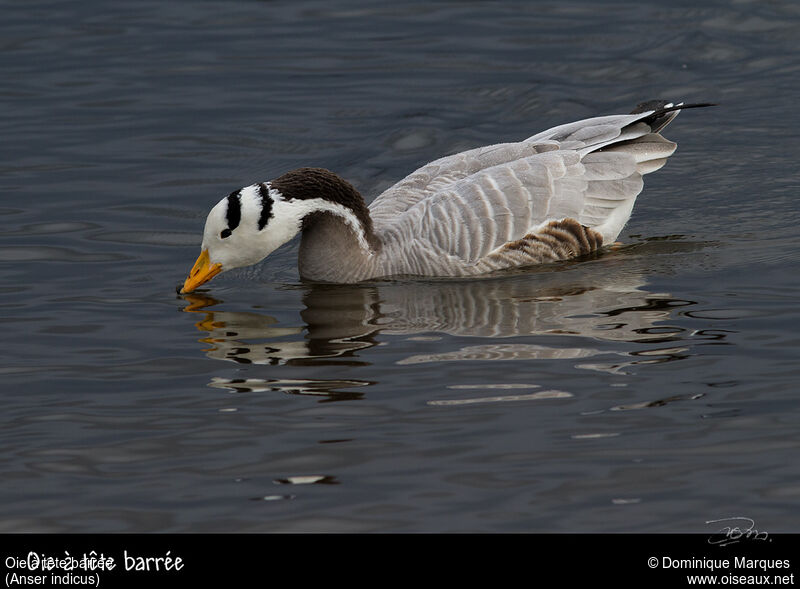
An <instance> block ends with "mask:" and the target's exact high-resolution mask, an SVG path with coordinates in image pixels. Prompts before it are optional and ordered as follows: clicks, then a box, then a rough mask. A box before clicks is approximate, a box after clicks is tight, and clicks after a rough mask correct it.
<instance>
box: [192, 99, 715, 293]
mask: <svg viewBox="0 0 800 589" xmlns="http://www.w3.org/2000/svg"><path fill="white" fill-rule="evenodd" d="M697 106H708V105H706V104H692V105H683V104H677V105H673V104H672V103H668V102H664V101H651V102H645V103H642V104H640V105H639V106H638V107H637V108H636V109H635V110H634V111H633V112H632V113H631V114H627V115H610V116H604V117H596V118H590V119H585V120H582V121H577V122H574V123H568V124H566V125H560V126H558V127H554V128H552V129H549V130H547V131H544V132H542V133H539V134H538V135H534V136H533V137H530V138H529V139H526V140H525V141H522V142H519V143H501V144H497V145H490V146H487V147H479V148H477V149H472V150H469V151H465V152H463V153H458V154H455V155H450V156H447V157H444V158H442V159H438V160H436V161H434V162H431V163H429V164H427V165H426V166H423V167H422V168H420V169H419V170H417V171H416V172H414V173H413V174H411V175H410V176H408V177H406V178H405V179H403V180H401V181H400V182H398V183H397V184H395V185H394V186H392V187H391V188H389V189H388V190H386V191H385V192H384V193H383V194H381V195H380V196H378V197H377V198H376V199H375V200H374V201H372V203H371V204H370V205H369V206H367V205H366V203H365V202H364V199H363V198H362V197H361V195H360V194H359V193H358V191H357V190H356V189H355V188H353V186H351V185H350V184H349V183H348V182H346V181H345V180H343V179H342V178H340V177H339V176H337V175H336V174H334V173H332V172H330V171H328V170H324V169H320V168H301V169H298V170H293V171H291V172H287V173H286V174H284V175H282V176H280V177H279V178H276V179H275V180H272V181H271V182H262V183H259V184H253V185H252V186H248V187H246V188H242V189H241V190H237V191H235V192H232V193H231V194H230V195H229V196H227V197H225V198H223V199H222V200H221V201H220V202H219V203H217V205H216V206H215V207H214V208H213V209H211V212H210V213H209V215H208V218H207V220H206V226H205V231H204V234H203V243H202V246H201V254H200V257H199V258H198V259H197V262H196V263H195V265H194V268H192V270H191V273H190V274H189V277H188V278H187V279H186V281H185V283H184V285H183V288H182V289H181V291H180V292H182V293H187V292H191V291H193V290H194V289H196V288H197V287H198V286H200V285H201V284H204V283H205V282H207V281H209V280H211V278H213V277H214V276H216V275H217V274H219V273H220V272H224V271H226V270H230V269H232V268H238V267H241V266H248V265H250V264H255V263H256V262H259V261H260V260H262V259H263V258H264V257H266V256H267V255H268V254H269V253H271V252H272V251H274V250H275V249H276V248H278V247H279V246H281V245H282V244H284V243H286V242H287V241H289V240H290V239H291V238H292V237H294V236H295V235H296V234H297V233H298V232H302V238H301V241H300V251H299V270H300V275H301V276H302V277H303V278H306V279H310V280H315V281H326V282H350V283H352V282H359V281H362V280H368V279H372V278H380V277H389V276H402V275H405V276H437V277H445V276H454V277H455V276H475V275H479V274H484V273H487V272H492V271H494V270H500V269H504V268H512V267H522V266H528V265H534V264H542V263H546V262H552V261H556V260H564V259H567V258H571V257H575V256H580V255H583V254H587V253H589V252H592V251H594V250H597V249H598V248H600V247H601V246H602V245H603V244H604V243H605V244H609V243H611V242H613V241H614V240H615V239H616V238H617V236H618V235H619V233H620V231H621V230H622V228H623V226H624V225H625V223H627V221H628V219H629V218H630V216H631V211H632V209H633V204H634V202H635V201H636V196H637V195H638V194H639V192H641V190H642V176H643V175H644V174H649V173H650V172H654V171H655V170H658V169H659V168H660V167H661V166H663V165H664V163H665V162H666V159H667V158H668V157H669V156H670V155H672V153H673V152H674V151H675V148H676V145H675V144H674V143H672V142H671V141H668V140H666V139H664V137H662V136H661V135H660V134H659V131H660V130H661V129H663V128H664V127H665V126H666V125H667V124H668V123H669V122H670V121H672V119H674V118H675V116H677V114H678V112H679V111H680V110H681V109H684V108H691V107H697Z"/></svg>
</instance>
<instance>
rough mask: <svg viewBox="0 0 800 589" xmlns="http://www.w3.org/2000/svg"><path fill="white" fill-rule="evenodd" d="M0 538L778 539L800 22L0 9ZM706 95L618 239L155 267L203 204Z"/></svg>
mask: <svg viewBox="0 0 800 589" xmlns="http://www.w3.org/2000/svg"><path fill="white" fill-rule="evenodd" d="M0 8H2V11H3V15H4V19H3V20H4V22H3V24H2V25H0V27H2V31H3V35H2V36H0V71H1V72H2V79H3V82H2V84H1V85H0V120H1V121H2V129H3V141H2V144H0V154H2V158H0V190H1V191H2V195H3V196H2V201H0V213H2V217H0V277H2V282H0V300H1V301H2V304H3V314H2V318H1V319H0V320H2V325H3V328H4V329H3V332H4V333H5V346H4V352H3V362H2V365H0V374H2V376H3V384H4V386H3V388H2V399H3V412H2V422H1V423H2V427H0V443H2V447H3V452H2V459H0V464H2V471H1V472H2V480H3V485H2V486H0V505H2V507H1V508H0V510H1V511H0V531H5V532H19V531H48V532H51V531H75V532H132V531H146V532H156V531H158V532H162V531H166V532H185V531H190V532H194V531H239V532H250V531H303V532H306V531H320V532H329V531H332V532H353V531H358V532H361V531H378V532H398V531H400V532H403V531H423V532H442V531H492V532H516V531H535V532H582V531H592V532H600V531H652V532H664V531H669V532H672V531H689V532H692V531H706V528H707V527H708V526H707V525H706V524H705V522H706V521H707V520H710V519H715V518H722V517H728V516H747V517H751V518H753V519H754V520H755V521H756V522H757V525H758V527H759V529H762V530H766V531H769V532H779V531H798V529H800V515H798V514H800V510H798V505H799V504H800V464H798V460H797V456H798V449H800V436H798V430H799V428H798V423H799V422H800V400H798V395H797V383H798V377H800V368H799V367H798V360H800V355H799V354H798V349H800V336H798V328H800V311H798V305H797V301H798V292H799V291H798V287H800V278H799V276H800V274H799V271H800V248H798V238H797V235H796V234H797V226H798V222H799V221H800V205H799V204H798V184H800V182H798V175H797V160H798V156H799V155H800V146H799V145H798V142H797V140H796V137H795V129H796V128H797V126H798V114H797V109H796V108H795V103H794V100H793V96H795V95H797V93H798V91H800V82H798V80H800V62H798V59H797V39H798V38H800V9H798V7H797V3H795V2H792V1H790V0H785V1H776V2H771V3H761V2H746V1H743V2H736V3H728V2H707V3H702V4H697V3H694V2H692V3H690V2H681V1H678V2H671V3H669V4H667V5H665V4H664V3H663V2H656V1H653V2H650V1H644V2H638V3H635V4H630V3H618V4H616V3H602V5H601V4H598V3H595V2H569V3H564V2H499V3H472V2H442V3H415V2H399V3H392V4H391V5H383V6H376V5H374V4H372V3H361V2H336V3H327V2H300V3H295V2H291V3H290V2H255V1H252V2H251V1H239V2H226V3H213V2H202V1H195V2H192V1H188V0H182V1H179V2H169V3H165V2H149V1H142V2H136V3H126V4H125V5H119V4H108V3H103V4H102V5H101V3H99V2H92V1H88V2H81V3H65V2H55V1H53V2H45V1H36V0H29V1H27V2H10V1H4V2H0ZM650 98H667V99H673V100H686V101H714V102H718V103H719V104H720V106H718V107H716V108H714V109H703V110H696V111H686V112H685V113H683V114H681V116H680V117H679V118H678V119H677V120H676V121H675V123H674V124H673V125H672V126H671V127H670V129H669V133H667V135H668V137H670V138H671V139H674V140H676V141H677V142H678V144H679V150H678V152H677V154H676V155H675V156H674V157H673V158H672V159H671V160H670V162H669V163H668V165H667V166H666V167H665V168H664V169H663V170H662V171H660V172H658V173H656V174H653V175H652V176H648V177H647V182H646V186H645V191H644V193H643V194H642V196H641V197H640V198H639V201H638V204H637V208H636V211H635V213H634V216H633V218H632V220H631V222H630V224H629V225H628V227H627V228H626V230H625V231H624V232H623V234H622V236H621V241H622V245H621V246H620V247H618V248H616V249H614V250H613V251H608V252H606V253H604V254H602V255H599V256H596V257H595V258H593V259H589V260H582V261H578V262H569V263H563V264H557V265H553V266H548V267H543V268H540V269H537V270H536V271H530V272H517V273H511V274H508V275H505V276H499V277H494V278H487V279H481V280H472V281H463V280H441V281H383V282H378V283H371V284H368V285H359V286H342V287H332V286H319V285H313V284H306V283H303V282H301V281H300V280H299V278H298V275H297V270H296V253H297V251H296V249H297V247H296V246H297V243H296V242H293V243H291V244H289V245H287V246H286V247H284V248H283V249H281V250H280V251H278V252H276V253H275V254H274V255H273V256H271V257H270V258H269V259H268V260H267V261H266V262H265V263H263V264H262V265H260V266H258V267H256V268H252V269H249V270H242V271H238V272H235V273H231V274H229V275H225V276H223V277H220V278H218V279H216V280H215V281H214V282H213V283H212V284H211V287H210V288H209V289H208V290H207V291H206V292H204V293H202V294H197V295H191V296H185V297H179V296H176V295H175V286H176V284H178V283H179V282H180V281H182V279H183V277H184V275H185V273H186V272H187V271H188V269H189V267H190V266H191V264H192V262H193V261H194V259H195V257H196V255H197V250H198V244H199V241H200V236H201V232H202V224H203V221H204V218H205V214H206V212H207V210H208V208H209V207H210V206H211V205H213V204H214V203H215V202H216V201H217V200H218V199H219V198H220V197H221V196H222V195H224V194H227V193H229V192H230V191H231V190H233V189H235V188H238V187H240V186H243V185H246V184H250V183H252V182H255V181H262V180H268V179H270V178H272V177H274V176H276V175H278V174H280V173H282V172H283V171H286V170H288V169H291V168H294V167H300V166H305V165H314V166H323V167H328V168H330V169H333V170H336V171H337V172H338V173H340V174H342V175H343V176H345V177H346V178H348V179H349V180H351V181H352V182H353V183H355V184H356V185H357V186H358V187H359V189H361V190H362V192H363V193H364V194H365V195H370V196H374V195H376V194H378V193H379V192H380V191H381V190H383V189H384V188H386V187H388V186H389V185H391V184H392V183H393V182H395V181H396V180H398V179H400V178H402V177H403V176H405V175H406V174H407V173H408V172H410V171H412V170H413V169H415V168H416V167H418V166H419V165H421V164H424V163H426V162H427V161H430V160H433V159H435V158H437V157H439V156H441V155H443V154H447V153H452V152H455V151H458V150H460V149H465V148H469V147H474V146H477V145H483V144H489V143H494V142H498V141H509V140H517V139H522V138H524V137H526V136H529V135H531V134H532V133H533V132H536V131H539V130H542V129H545V128H547V127H550V126H552V125H555V124H559V123H562V122H566V121H570V120H575V119H578V118H583V117H587V116H593V115H598V114H607V113H609V112H624V111H627V110H629V109H630V108H631V107H633V106H634V105H635V104H636V103H638V102H640V101H641V100H644V99H650Z"/></svg>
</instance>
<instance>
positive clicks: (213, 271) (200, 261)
mask: <svg viewBox="0 0 800 589" xmlns="http://www.w3.org/2000/svg"><path fill="white" fill-rule="evenodd" d="M220 272H222V264H211V260H210V259H209V257H208V250H203V252H202V253H201V254H200V257H199V258H197V261H196V262H195V263H194V267H193V268H192V271H191V272H189V277H188V278H187V279H186V282H184V283H183V288H182V289H181V294H184V293H187V292H192V291H193V290H194V289H196V288H197V287H198V286H200V285H201V284H205V283H206V282H208V281H209V280H211V279H212V278H214V276H216V275H217V274H219V273H220Z"/></svg>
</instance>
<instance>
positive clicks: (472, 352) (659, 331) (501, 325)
mask: <svg viewBox="0 0 800 589" xmlns="http://www.w3.org/2000/svg"><path fill="white" fill-rule="evenodd" d="M615 268H619V271H614V269H615ZM558 269H560V270H561V271H550V272H540V273H537V274H535V275H517V276H509V277H504V278H491V279H483V280H468V281H458V282H453V281H426V282H422V281H410V282H394V283H387V284H372V285H353V286H346V285H313V286H309V287H308V289H307V290H306V291H305V294H304V296H303V302H304V303H305V307H306V308H305V309H304V310H303V311H301V313H300V314H301V317H302V319H303V322H304V323H305V327H283V328H281V327H278V325H277V322H276V320H274V319H272V318H271V317H267V316H263V315H259V314H256V313H252V312H248V313H236V312H231V311H213V310H210V309H209V307H208V305H209V304H213V303H214V302H215V301H214V300H213V299H205V301H206V302H205V304H204V303H203V300H204V299H203V298H201V297H197V296H196V295H185V296H186V297H187V300H190V301H194V302H193V304H192V305H190V306H189V307H187V308H186V310H187V311H193V312H195V313H203V314H204V318H203V320H201V321H199V322H197V327H198V329H200V330H201V331H204V332H206V333H207V337H204V338H203V340H202V341H203V342H206V343H211V344H213V347H212V348H211V349H210V350H208V351H207V353H208V355H209V356H210V357H213V358H218V359H227V360H232V361H237V362H241V363H256V364H277V363H286V362H289V363H292V364H318V363H320V362H329V361H331V359H332V358H338V359H339V361H347V362H354V363H355V362H359V361H360V362H363V361H364V359H363V358H361V359H360V360H359V359H357V358H355V357H354V354H355V352H356V351H358V350H362V349H364V348H368V347H371V346H373V345H375V342H376V338H377V335H378V334H379V333H382V334H384V335H405V336H419V335H422V334H427V335H431V334H433V335H435V334H448V335H451V336H457V337H476V338H483V339H484V340H485V339H491V341H480V342H477V343H476V345H474V346H466V347H464V348H462V349H461V350H455V351H453V350H450V351H445V352H442V351H441V350H438V351H437V352H436V353H435V354H429V355H427V356H425V357H423V356H421V355H416V356H412V357H409V358H406V359H405V360H402V361H401V362H402V363H408V364H412V363H419V362H432V361H441V360H458V359H486V360H491V359H496V360H503V359H546V358H551V359H552V358H586V357H589V356H593V355H596V354H598V353H601V352H600V350H598V349H597V346H598V345H599V343H600V342H620V343H621V342H630V343H645V342H659V341H669V340H671V339H672V338H673V337H674V335H675V333H674V329H675V328H671V327H669V326H666V325H660V323H662V322H663V321H664V320H666V319H668V318H669V317H670V314H671V313H672V309H673V308H674V307H677V306H682V305H691V304H692V303H691V302H690V301H681V300H678V299H674V298H673V297H671V296H670V295H667V294H657V293H651V292H647V291H646V290H644V289H643V288H642V286H643V285H644V280H643V279H642V278H641V276H640V275H639V273H637V272H636V270H635V263H633V264H627V263H626V264H617V263H615V257H614V256H613V255H611V256H607V257H606V258H604V259H603V260H600V261H598V262H597V263H591V264H578V265H576V266H574V267H573V266H570V265H569V264H567V265H564V266H562V267H560V268H558ZM578 270H579V271H578ZM190 297H191V298H190ZM301 333H302V334H303V337H302V338H300V337H298V336H300V334H301ZM520 336H558V338H559V339H558V345H554V346H548V345H546V342H544V341H543V340H542V338H541V337H537V340H536V343H535V344H533V343H530V342H528V341H524V342H520V341H502V342H501V341H496V340H497V339H498V338H515V337H520ZM565 337H566V338H571V337H578V338H581V339H582V340H584V341H582V342H581V343H580V344H579V346H577V347H569V346H564V345H563V344H564V342H565V341H566V340H565V339H564V338H565ZM605 347H606V348H607V347H608V346H605ZM608 352H609V350H607V349H606V350H605V351H603V352H602V353H608ZM621 353H625V352H621ZM436 354H438V356H437V355H436ZM645 360H646V361H651V360H652V358H650V359H645ZM587 366H588V365H587ZM595 368H596V367H595ZM601 369H602V368H601Z"/></svg>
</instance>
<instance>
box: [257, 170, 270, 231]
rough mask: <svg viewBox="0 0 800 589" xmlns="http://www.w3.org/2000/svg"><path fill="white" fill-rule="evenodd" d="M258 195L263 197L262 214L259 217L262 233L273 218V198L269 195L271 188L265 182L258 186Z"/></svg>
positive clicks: (259, 226)
mask: <svg viewBox="0 0 800 589" xmlns="http://www.w3.org/2000/svg"><path fill="white" fill-rule="evenodd" d="M258 194H259V196H260V197H261V213H260V214H259V215H258V230H259V231H261V230H262V229H263V228H264V227H266V226H267V223H269V220H270V219H271V218H272V197H271V196H270V195H269V188H268V187H267V185H266V184H264V183H263V182H262V183H261V184H259V185H258Z"/></svg>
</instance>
